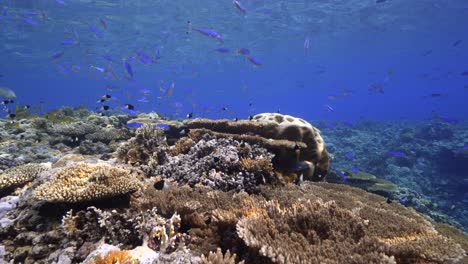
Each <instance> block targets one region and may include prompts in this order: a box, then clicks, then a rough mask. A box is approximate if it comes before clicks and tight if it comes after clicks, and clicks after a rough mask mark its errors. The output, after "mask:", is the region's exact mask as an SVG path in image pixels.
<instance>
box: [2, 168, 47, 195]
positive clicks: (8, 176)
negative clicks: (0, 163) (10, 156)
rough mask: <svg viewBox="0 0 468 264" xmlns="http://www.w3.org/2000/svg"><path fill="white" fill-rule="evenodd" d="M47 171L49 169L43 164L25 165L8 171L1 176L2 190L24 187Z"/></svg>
mask: <svg viewBox="0 0 468 264" xmlns="http://www.w3.org/2000/svg"><path fill="white" fill-rule="evenodd" d="M45 170H47V167H46V166H45V165H42V164H25V165H20V166H17V167H13V168H10V169H7V170H5V171H4V172H3V173H1V174H0V190H5V189H8V188H13V187H19V186H21V185H24V184H26V183H28V182H30V181H32V180H34V178H35V177H36V176H37V175H38V174H39V173H41V172H43V171H45Z"/></svg>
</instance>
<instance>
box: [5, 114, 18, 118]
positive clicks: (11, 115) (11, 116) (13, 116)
mask: <svg viewBox="0 0 468 264" xmlns="http://www.w3.org/2000/svg"><path fill="white" fill-rule="evenodd" d="M7 117H9V118H11V119H15V117H16V115H15V114H8V115H7Z"/></svg>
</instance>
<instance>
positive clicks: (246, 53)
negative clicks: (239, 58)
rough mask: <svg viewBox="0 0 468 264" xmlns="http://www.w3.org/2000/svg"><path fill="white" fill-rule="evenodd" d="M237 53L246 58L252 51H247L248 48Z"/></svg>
mask: <svg viewBox="0 0 468 264" xmlns="http://www.w3.org/2000/svg"><path fill="white" fill-rule="evenodd" d="M237 52H238V53H239V54H240V55H245V56H249V55H250V50H249V49H246V48H240V49H239V50H238V51H237Z"/></svg>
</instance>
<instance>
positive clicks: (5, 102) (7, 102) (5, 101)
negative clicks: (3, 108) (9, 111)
mask: <svg viewBox="0 0 468 264" xmlns="http://www.w3.org/2000/svg"><path fill="white" fill-rule="evenodd" d="M9 103H10V100H3V101H2V102H1V104H2V105H7V104H9Z"/></svg>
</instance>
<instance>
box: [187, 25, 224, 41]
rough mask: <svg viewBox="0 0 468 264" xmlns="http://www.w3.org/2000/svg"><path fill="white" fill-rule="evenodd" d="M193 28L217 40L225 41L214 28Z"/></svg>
mask: <svg viewBox="0 0 468 264" xmlns="http://www.w3.org/2000/svg"><path fill="white" fill-rule="evenodd" d="M192 30H195V31H196V32H198V33H200V34H202V35H204V36H207V37H210V38H214V39H216V40H219V42H221V43H224V40H223V38H222V37H221V35H220V34H219V33H218V32H216V31H214V30H211V29H207V28H192Z"/></svg>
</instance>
